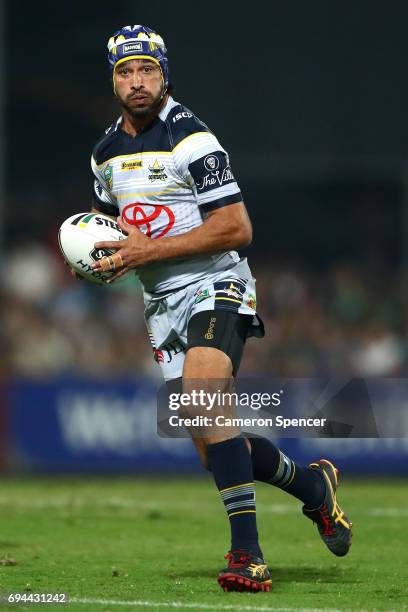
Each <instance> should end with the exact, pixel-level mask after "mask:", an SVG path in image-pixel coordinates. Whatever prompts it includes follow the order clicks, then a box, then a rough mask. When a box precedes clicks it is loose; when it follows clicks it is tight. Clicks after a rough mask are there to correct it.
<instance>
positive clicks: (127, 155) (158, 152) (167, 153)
mask: <svg viewBox="0 0 408 612" xmlns="http://www.w3.org/2000/svg"><path fill="white" fill-rule="evenodd" d="M198 134H209V132H194V134H189V135H188V136H186V137H185V138H183V140H181V141H180V142H179V143H178V144H177V145H176V146H175V147H174V149H172V150H171V151H142V152H140V153H127V154H126V155H115V157H110V158H109V159H107V160H106V161H104V162H102V163H101V164H96V167H97V168H102V166H104V165H105V164H108V163H109V162H111V161H113V160H115V159H123V158H124V157H136V156H137V157H141V156H142V157H143V155H156V156H157V157H158V156H160V155H172V154H173V153H174V151H175V150H176V149H177V147H179V146H180V145H181V144H183V142H185V141H186V140H187V139H188V138H192V137H193V136H197V135H198ZM95 163H96V162H95Z"/></svg>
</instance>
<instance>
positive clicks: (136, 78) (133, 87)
mask: <svg viewBox="0 0 408 612" xmlns="http://www.w3.org/2000/svg"><path fill="white" fill-rule="evenodd" d="M115 91H116V95H117V97H118V98H119V100H120V102H121V104H122V106H123V107H124V108H125V109H126V110H127V111H128V112H129V113H130V114H131V115H133V116H136V117H137V116H139V117H143V116H146V115H149V114H151V113H152V112H154V111H155V110H156V109H157V108H158V106H159V105H160V101H161V94H162V91H163V79H162V76H161V70H160V67H159V66H158V65H157V64H156V63H155V62H152V61H150V60H146V59H132V60H129V61H127V62H123V64H119V66H118V67H117V68H116V69H115Z"/></svg>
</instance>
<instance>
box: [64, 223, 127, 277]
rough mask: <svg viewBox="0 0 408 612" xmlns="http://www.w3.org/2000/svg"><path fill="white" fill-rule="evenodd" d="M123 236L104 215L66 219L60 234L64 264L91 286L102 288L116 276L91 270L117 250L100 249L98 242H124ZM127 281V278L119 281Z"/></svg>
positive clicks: (112, 272)
mask: <svg viewBox="0 0 408 612" xmlns="http://www.w3.org/2000/svg"><path fill="white" fill-rule="evenodd" d="M124 238H126V234H124V233H123V232H122V230H121V229H120V227H119V225H118V224H117V223H116V221H113V219H111V218H110V217H107V216H106V215H103V214H101V213H90V212H85V213H77V214H76V215H72V217H69V219H66V220H65V221H64V223H63V224H62V225H61V227H60V229H59V232H58V243H59V247H60V250H61V253H62V255H63V257H64V259H65V261H66V262H67V263H68V264H69V265H70V266H71V267H72V268H73V269H74V270H75V272H77V274H79V275H80V276H82V277H83V278H85V279H86V280H88V281H91V282H92V283H97V284H98V285H103V284H105V283H106V281H107V280H108V279H109V278H111V277H112V276H113V275H114V274H115V272H114V271H109V272H99V271H96V270H92V268H91V264H92V263H94V262H95V261H98V260H99V259H102V257H104V256H105V255H112V253H114V252H115V251H114V250H111V249H97V248H95V242H103V241H105V240H109V241H111V240H123V239H124ZM125 277H127V274H124V275H123V276H122V277H121V278H120V280H122V279H124V278H125Z"/></svg>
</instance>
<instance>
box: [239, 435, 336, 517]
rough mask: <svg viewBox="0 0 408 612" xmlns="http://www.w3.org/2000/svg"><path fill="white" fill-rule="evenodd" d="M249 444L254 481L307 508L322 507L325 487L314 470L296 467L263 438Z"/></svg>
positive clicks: (253, 440)
mask: <svg viewBox="0 0 408 612" xmlns="http://www.w3.org/2000/svg"><path fill="white" fill-rule="evenodd" d="M249 441H250V442H251V447H252V454H251V457H252V469H253V474H254V478H255V480H261V481H262V482H266V483H268V484H271V485H274V486H275V487H278V488H279V489H282V490H283V491H286V492H287V493H290V494H291V495H293V496H294V497H297V499H300V500H301V501H302V502H303V503H304V504H305V505H306V506H307V507H308V508H318V507H319V506H320V505H321V504H322V503H323V498H324V494H325V484H324V481H323V478H322V477H321V476H320V474H319V473H318V472H316V470H312V469H311V468H309V467H301V466H300V465H297V464H296V463H295V462H294V461H292V459H289V457H287V456H286V455H284V453H282V451H280V450H279V449H278V448H277V447H276V446H275V445H274V444H273V443H272V442H271V441H270V440H267V439H266V438H250V440H249Z"/></svg>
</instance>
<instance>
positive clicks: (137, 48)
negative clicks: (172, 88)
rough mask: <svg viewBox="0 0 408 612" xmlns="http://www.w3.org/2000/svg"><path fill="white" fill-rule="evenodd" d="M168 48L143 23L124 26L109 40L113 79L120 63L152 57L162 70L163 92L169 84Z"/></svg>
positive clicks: (109, 59)
mask: <svg viewBox="0 0 408 612" xmlns="http://www.w3.org/2000/svg"><path fill="white" fill-rule="evenodd" d="M166 53H167V49H166V47H165V44H164V40H163V39H162V37H161V36H160V35H159V34H157V32H155V31H154V30H152V29H151V28H147V27H146V26H142V25H132V26H124V27H123V28H121V29H120V30H118V31H117V32H115V33H114V34H113V35H112V36H111V37H110V39H109V41H108V61H109V69H110V71H111V76H112V80H113V77H114V70H115V67H116V66H117V65H118V64H121V63H122V62H126V61H127V60H130V59H140V58H145V59H150V60H152V61H153V62H155V63H156V64H157V65H158V66H159V67H160V70H161V74H162V78H163V88H164V89H163V94H164V93H166V91H167V87H168V85H169V67H168V60H167V57H166Z"/></svg>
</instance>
